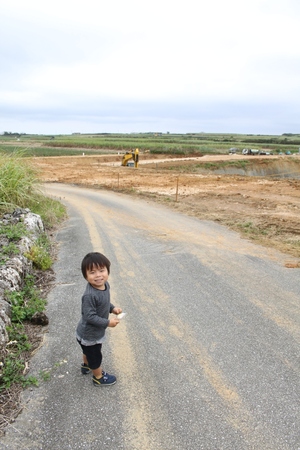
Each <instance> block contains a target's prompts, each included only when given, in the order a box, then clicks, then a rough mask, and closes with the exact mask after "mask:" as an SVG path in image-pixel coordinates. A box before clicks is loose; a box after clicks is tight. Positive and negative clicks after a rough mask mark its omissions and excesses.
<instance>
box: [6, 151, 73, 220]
mask: <svg viewBox="0 0 300 450" xmlns="http://www.w3.org/2000/svg"><path fill="white" fill-rule="evenodd" d="M17 207H19V208H29V209H30V210H31V211H32V212H34V213H36V214H39V215H40V216H41V218H42V220H43V222H44V224H45V226H46V227H51V226H54V225H55V224H56V223H58V222H59V221H60V220H61V219H62V218H63V217H64V216H65V207H64V206H63V205H62V204H61V203H59V202H58V201H56V200H52V199H50V198H48V197H45V196H44V195H43V193H42V190H41V185H40V183H39V177H38V172H37V171H36V169H34V168H33V167H32V166H31V164H30V162H29V161H28V160H27V159H25V158H24V151H22V150H21V151H16V152H13V153H11V154H0V213H2V214H3V213H9V212H12V211H13V210H14V209H15V208H17Z"/></svg>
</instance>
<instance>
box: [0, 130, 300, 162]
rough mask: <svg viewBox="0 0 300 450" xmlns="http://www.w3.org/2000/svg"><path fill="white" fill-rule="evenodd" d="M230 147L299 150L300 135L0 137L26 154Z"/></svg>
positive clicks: (4, 146)
mask: <svg viewBox="0 0 300 450" xmlns="http://www.w3.org/2000/svg"><path fill="white" fill-rule="evenodd" d="M231 147H236V148H237V149H238V152H241V151H242V149H243V148H256V149H259V150H261V149H268V150H271V151H272V152H274V153H279V152H286V151H287V150H289V151H290V152H291V153H295V152H297V153H298V151H299V147H300V135H298V134H297V135H296V134H284V135H280V136H279V135H278V136H275V135H274V136H267V135H252V134H251V135H242V134H221V133H220V134H219V133H216V134H212V133H189V134H170V133H138V134H72V135H55V136H49V135H48V136H46V135H45V136H44V135H28V134H17V133H6V134H4V135H2V136H0V151H1V152H12V151H15V150H19V149H22V150H23V151H25V153H26V156H28V155H32V156H60V155H61V156H64V155H78V154H82V152H84V153H85V154H87V155H88V154H104V153H110V152H126V151H130V150H134V149H136V148H138V149H139V150H140V151H141V152H145V151H148V152H149V153H153V154H155V153H160V154H175V155H203V154H222V153H228V151H229V149H230V148H231Z"/></svg>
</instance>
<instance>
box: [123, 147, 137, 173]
mask: <svg viewBox="0 0 300 450" xmlns="http://www.w3.org/2000/svg"><path fill="white" fill-rule="evenodd" d="M131 160H133V161H131ZM138 164H139V149H138V148H136V149H135V151H134V152H133V151H132V152H131V153H130V152H126V153H125V155H123V158H122V164H121V166H128V167H132V166H134V167H135V168H137V167H138Z"/></svg>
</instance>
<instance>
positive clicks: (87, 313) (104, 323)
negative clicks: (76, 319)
mask: <svg viewBox="0 0 300 450" xmlns="http://www.w3.org/2000/svg"><path fill="white" fill-rule="evenodd" d="M82 315H83V316H84V317H85V320H86V321H87V322H88V323H90V324H92V325H96V326H98V327H102V328H106V327H108V325H109V319H105V318H104V317H100V316H98V314H97V309H96V304H95V301H94V299H93V297H92V296H90V295H86V296H84V298H83V301H82Z"/></svg>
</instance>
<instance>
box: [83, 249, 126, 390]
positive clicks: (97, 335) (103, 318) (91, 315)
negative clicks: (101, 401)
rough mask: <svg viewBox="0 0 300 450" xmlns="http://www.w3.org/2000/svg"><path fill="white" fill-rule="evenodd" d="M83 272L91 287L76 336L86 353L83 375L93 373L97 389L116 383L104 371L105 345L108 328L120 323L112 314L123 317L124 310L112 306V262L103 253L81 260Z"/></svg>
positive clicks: (88, 285)
mask: <svg viewBox="0 0 300 450" xmlns="http://www.w3.org/2000/svg"><path fill="white" fill-rule="evenodd" d="M81 271H82V274H83V276H84V278H85V279H86V280H87V282H88V284H87V286H86V289H85V292H84V294H83V296H82V300H81V319H80V321H79V323H78V325H77V329H76V337H77V341H78V342H79V344H80V346H81V348H82V352H83V364H81V373H82V374H88V373H89V372H90V370H92V372H93V384H94V385H95V386H110V385H112V384H115V382H116V377H115V376H114V375H109V374H108V373H106V372H104V371H103V370H102V368H101V362H102V352H101V349H102V343H103V342H104V340H105V330H106V328H107V327H115V326H117V325H118V323H119V322H120V321H119V320H118V319H117V318H116V317H113V318H112V319H109V318H108V316H109V313H114V314H120V313H121V312H122V309H121V308H116V307H115V306H114V305H112V304H111V303H110V286H109V283H108V281H107V280H108V276H109V272H110V261H109V260H108V259H107V258H106V256H104V255H102V254H101V253H98V252H94V253H88V254H87V255H86V256H85V257H84V258H83V260H82V263H81Z"/></svg>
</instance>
